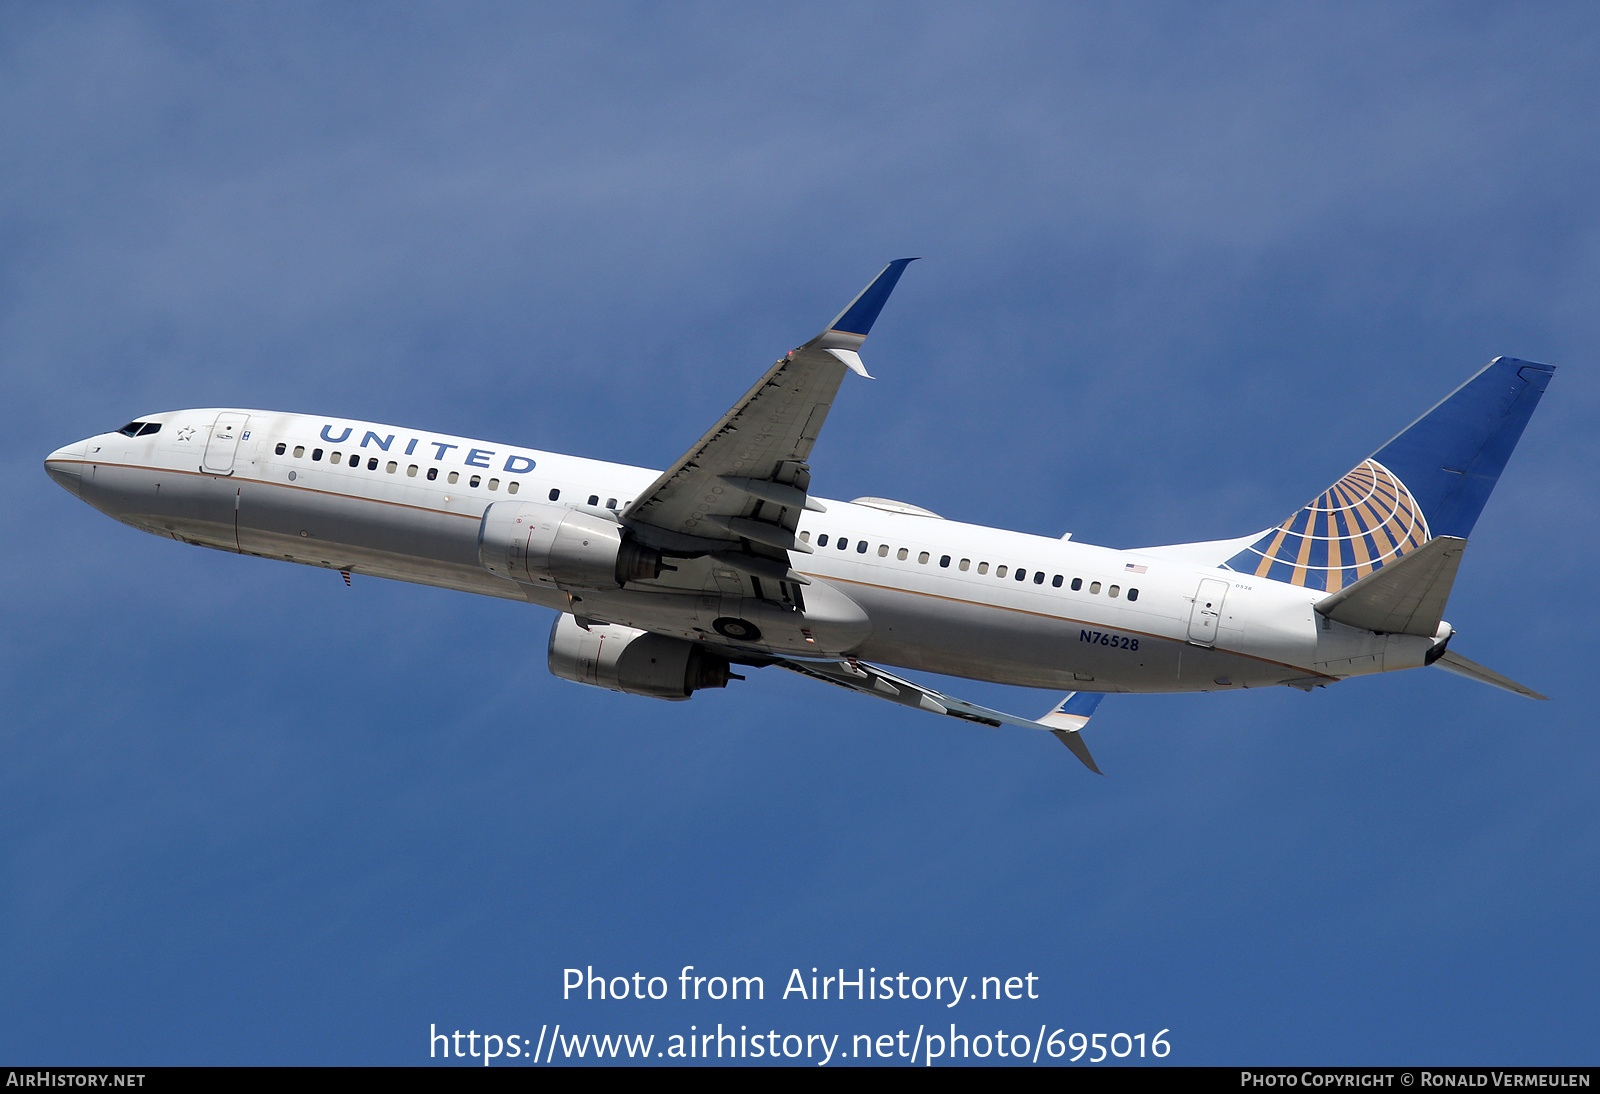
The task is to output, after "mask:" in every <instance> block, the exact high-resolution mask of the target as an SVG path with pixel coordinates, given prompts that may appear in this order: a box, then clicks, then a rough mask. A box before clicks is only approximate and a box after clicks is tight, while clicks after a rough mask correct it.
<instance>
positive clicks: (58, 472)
mask: <svg viewBox="0 0 1600 1094" xmlns="http://www.w3.org/2000/svg"><path fill="white" fill-rule="evenodd" d="M88 443H89V442H88V441H79V442H77V443H76V444H69V445H67V446H65V447H64V448H58V449H56V450H55V451H54V452H52V453H50V455H48V456H46V457H45V458H44V469H45V472H46V473H47V474H48V475H49V476H50V477H51V478H52V479H55V480H56V483H57V485H59V486H60V487H61V488H62V489H63V490H67V491H69V492H71V493H73V494H79V493H81V492H82V486H83V460H84V451H85V449H86V447H87V445H88Z"/></svg>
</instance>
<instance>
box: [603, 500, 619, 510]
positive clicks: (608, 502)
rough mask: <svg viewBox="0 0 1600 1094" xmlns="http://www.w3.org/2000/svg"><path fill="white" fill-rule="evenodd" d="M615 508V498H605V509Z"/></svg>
mask: <svg viewBox="0 0 1600 1094" xmlns="http://www.w3.org/2000/svg"><path fill="white" fill-rule="evenodd" d="M616 507H617V499H616V498H607V499H606V508H607V509H615V508H616Z"/></svg>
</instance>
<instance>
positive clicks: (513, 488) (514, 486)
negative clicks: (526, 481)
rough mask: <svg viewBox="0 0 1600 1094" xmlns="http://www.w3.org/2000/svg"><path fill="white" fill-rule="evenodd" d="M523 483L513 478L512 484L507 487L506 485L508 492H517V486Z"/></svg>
mask: <svg viewBox="0 0 1600 1094" xmlns="http://www.w3.org/2000/svg"><path fill="white" fill-rule="evenodd" d="M521 485H522V484H521V483H519V482H517V481H515V480H513V481H512V482H511V483H510V484H509V485H508V486H507V487H506V493H508V494H515V493H516V492H517V488H518V487H519V486H521Z"/></svg>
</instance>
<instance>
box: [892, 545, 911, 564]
mask: <svg viewBox="0 0 1600 1094" xmlns="http://www.w3.org/2000/svg"><path fill="white" fill-rule="evenodd" d="M910 553H911V552H910V551H908V550H906V549H905V548H904V547H902V548H900V549H899V550H898V551H896V552H895V553H894V557H895V558H898V559H899V560H900V561H901V562H904V561H905V560H906V556H907V555H909V554H910Z"/></svg>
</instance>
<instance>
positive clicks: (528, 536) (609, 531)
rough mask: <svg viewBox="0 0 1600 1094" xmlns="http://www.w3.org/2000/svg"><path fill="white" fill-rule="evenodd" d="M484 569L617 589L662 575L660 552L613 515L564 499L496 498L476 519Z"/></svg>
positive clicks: (539, 581) (531, 580) (563, 584)
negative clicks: (579, 507)
mask: <svg viewBox="0 0 1600 1094" xmlns="http://www.w3.org/2000/svg"><path fill="white" fill-rule="evenodd" d="M478 561H479V562H480V563H482V565H483V567H484V569H486V570H488V571H489V572H490V573H492V574H498V575H499V576H500V577H508V578H510V579H511V580H512V581H520V582H522V583H523V584H524V585H554V586H556V587H557V588H561V589H615V588H617V587H619V586H621V585H624V584H626V583H627V582H629V581H644V580H648V579H651V578H655V577H659V576H661V569H662V566H661V552H660V551H656V550H654V549H652V548H649V547H646V546H644V545H642V544H639V543H635V542H633V540H632V539H631V538H630V537H629V536H628V534H627V532H626V531H625V530H624V529H623V527H622V526H621V525H620V524H617V523H616V522H615V521H611V520H607V519H605V518H604V517H597V516H592V515H590V514H588V513H580V512H578V511H577V510H576V509H568V508H567V507H566V506H563V505H546V504H544V503H542V502H510V501H498V502H495V503H494V504H493V505H491V506H489V508H488V509H486V510H484V513H483V522H482V523H481V524H479V525H478Z"/></svg>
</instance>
